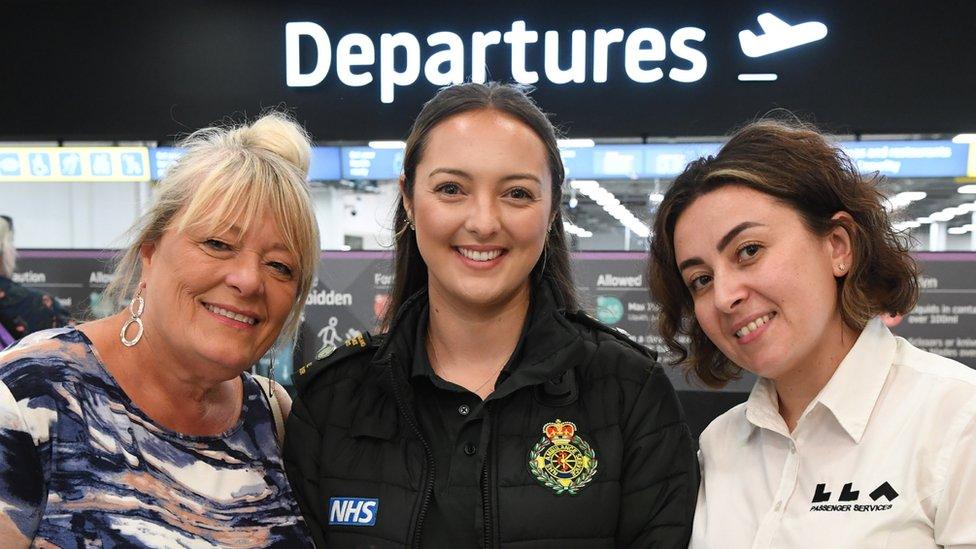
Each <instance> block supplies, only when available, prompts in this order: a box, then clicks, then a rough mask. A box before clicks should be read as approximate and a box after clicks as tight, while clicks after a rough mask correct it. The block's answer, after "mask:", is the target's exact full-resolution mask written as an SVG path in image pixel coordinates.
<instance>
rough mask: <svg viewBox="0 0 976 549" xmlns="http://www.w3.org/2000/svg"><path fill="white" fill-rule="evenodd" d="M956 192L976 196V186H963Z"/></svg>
mask: <svg viewBox="0 0 976 549" xmlns="http://www.w3.org/2000/svg"><path fill="white" fill-rule="evenodd" d="M956 190H957V191H958V192H959V194H976V185H963V186H962V187H959V188H958V189H956Z"/></svg>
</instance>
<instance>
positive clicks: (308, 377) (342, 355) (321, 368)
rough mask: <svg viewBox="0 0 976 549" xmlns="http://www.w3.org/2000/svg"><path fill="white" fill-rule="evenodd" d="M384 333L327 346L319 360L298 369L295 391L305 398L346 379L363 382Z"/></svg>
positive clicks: (320, 353) (317, 354)
mask: <svg viewBox="0 0 976 549" xmlns="http://www.w3.org/2000/svg"><path fill="white" fill-rule="evenodd" d="M384 338H385V335H384V334H377V335H373V334H370V333H369V332H363V333H361V334H359V335H356V336H354V337H351V338H349V339H347V340H346V341H345V342H343V343H342V345H341V346H338V345H324V346H323V347H322V348H320V349H319V350H318V352H317V353H316V354H315V360H313V361H312V362H309V363H308V364H305V365H304V366H302V367H300V368H296V369H295V375H294V380H295V388H296V389H297V391H298V394H299V395H304V394H305V393H307V392H308V391H310V390H312V389H313V388H320V387H324V386H330V385H335V384H337V383H340V382H341V381H343V380H350V379H351V380H354V381H355V380H362V379H363V378H365V377H367V376H368V372H367V366H368V364H369V363H370V362H372V360H373V357H374V356H375V355H376V352H377V351H378V350H379V348H380V347H381V346H382V344H383V341H384Z"/></svg>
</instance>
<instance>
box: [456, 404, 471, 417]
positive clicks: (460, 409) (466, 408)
mask: <svg viewBox="0 0 976 549" xmlns="http://www.w3.org/2000/svg"><path fill="white" fill-rule="evenodd" d="M458 413H459V414H461V415H462V416H466V415H468V414H470V413H471V408H470V407H469V406H468V405H467V404H462V405H460V406H458Z"/></svg>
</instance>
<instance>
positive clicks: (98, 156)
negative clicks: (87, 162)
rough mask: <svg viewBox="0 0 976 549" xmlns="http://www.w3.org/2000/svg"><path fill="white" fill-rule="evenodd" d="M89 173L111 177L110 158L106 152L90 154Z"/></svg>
mask: <svg viewBox="0 0 976 549" xmlns="http://www.w3.org/2000/svg"><path fill="white" fill-rule="evenodd" d="M91 173H92V175H97V176H103V177H107V176H111V175H112V157H111V156H109V154H108V153H106V152H101V153H92V155H91Z"/></svg>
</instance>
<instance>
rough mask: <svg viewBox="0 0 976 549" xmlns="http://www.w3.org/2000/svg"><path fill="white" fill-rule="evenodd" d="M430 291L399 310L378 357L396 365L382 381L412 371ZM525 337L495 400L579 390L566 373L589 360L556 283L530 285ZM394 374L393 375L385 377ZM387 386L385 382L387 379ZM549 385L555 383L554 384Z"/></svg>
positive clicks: (403, 378) (403, 376) (378, 361)
mask: <svg viewBox="0 0 976 549" xmlns="http://www.w3.org/2000/svg"><path fill="white" fill-rule="evenodd" d="M427 307H428V300H427V290H426V289H424V290H421V291H419V292H417V293H416V294H414V295H413V296H411V297H410V298H409V299H407V301H406V302H404V304H403V306H401V308H400V312H399V313H398V314H397V316H396V318H395V319H394V321H393V323H392V324H391V327H390V330H389V332H388V333H387V335H386V338H385V340H384V342H383V344H382V346H381V347H380V348H379V350H378V351H377V353H376V355H375V358H374V359H373V360H374V363H376V364H382V365H384V366H388V367H390V368H393V369H394V370H395V371H388V372H385V374H386V375H384V376H383V377H384V378H385V379H384V381H390V382H395V380H398V381H399V382H400V383H405V382H406V379H407V378H408V377H409V376H410V373H411V362H412V359H413V356H414V353H415V351H416V346H417V342H418V341H419V339H418V337H417V336H418V331H419V330H425V329H426V310H427ZM526 320H527V322H526V325H525V327H524V328H523V331H522V337H521V339H520V340H519V343H518V345H517V346H516V350H515V353H514V356H515V360H513V361H512V362H511V363H510V364H509V365H508V367H507V368H508V373H509V377H508V378H507V379H505V380H504V381H502V382H501V383H500V384H499V385H498V388H497V389H496V390H495V392H494V393H493V394H492V395H491V396H490V397H489V400H497V399H501V398H504V397H505V396H507V395H509V394H511V393H513V392H515V391H517V390H518V389H521V388H522V387H527V386H532V385H544V387H543V390H544V392H546V393H554V394H559V395H564V396H566V395H568V394H569V393H570V392H573V393H575V387H569V385H572V386H575V378H574V376H572V375H570V376H568V378H569V379H567V376H565V375H564V374H565V373H566V372H567V371H568V370H571V369H572V368H574V367H575V366H577V365H578V364H579V363H581V362H582V361H583V360H585V358H586V355H587V354H588V353H585V352H582V351H583V347H584V343H583V341H582V339H581V337H580V332H579V329H578V328H577V327H575V326H574V325H573V324H571V323H570V322H569V321H568V320H567V319H566V317H565V311H564V310H563V308H562V306H561V304H560V303H559V300H558V298H557V297H556V294H555V292H554V291H553V288H552V285H551V284H550V283H549V282H548V281H542V282H540V283H538V284H536V285H535V286H534V287H533V288H532V303H531V305H530V306H529V312H528V318H527V319H526ZM387 376H390V377H387ZM384 385H386V383H384ZM550 386H551V387H550Z"/></svg>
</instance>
